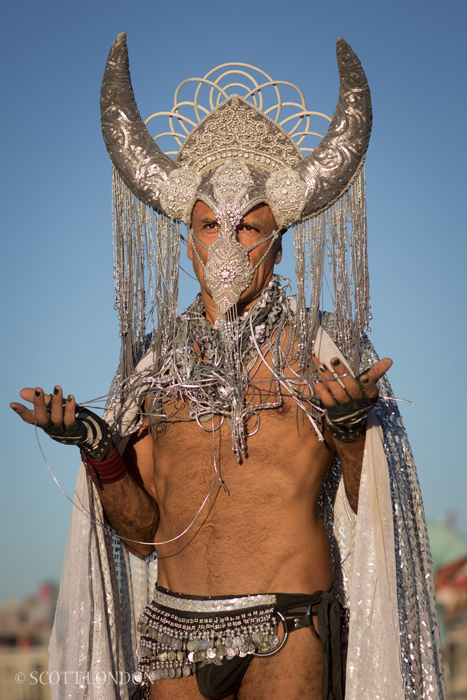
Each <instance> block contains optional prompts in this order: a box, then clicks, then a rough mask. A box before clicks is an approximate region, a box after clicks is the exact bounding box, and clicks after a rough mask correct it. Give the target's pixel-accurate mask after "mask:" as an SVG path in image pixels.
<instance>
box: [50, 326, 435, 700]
mask: <svg viewBox="0 0 467 700" xmlns="http://www.w3.org/2000/svg"><path fill="white" fill-rule="evenodd" d="M326 325H329V324H326ZM329 330H330V331H332V328H330V329H329ZM315 348H316V350H315V351H316V354H317V355H318V357H319V359H320V361H322V362H326V361H329V358H330V357H332V356H335V355H340V353H339V351H338V350H337V348H336V346H335V345H334V343H333V342H332V341H331V339H330V338H329V336H328V335H327V334H326V333H325V332H322V331H320V332H319V333H318V336H317V339H316V344H315ZM341 358H342V356H341ZM342 359H343V358H342ZM376 359H377V356H376V354H375V352H374V349H373V348H372V346H371V343H370V342H369V341H368V339H364V340H363V341H362V348H361V367H362V370H363V369H364V368H365V367H368V366H369V365H370V364H372V363H373V362H375V361H376ZM143 361H144V360H143ZM381 396H382V397H383V401H381V402H380V403H379V404H378V405H377V407H376V409H375V411H374V412H372V414H370V416H369V418H368V424H367V433H366V443H365V455H364V463H363V471H362V479H361V486H360V496H359V512H358V518H356V517H355V516H354V515H353V513H351V511H350V508H349V506H348V504H347V501H346V498H345V495H344V490H343V487H342V482H341V479H340V466H339V463H338V461H337V460H334V463H333V465H332V468H331V470H330V473H329V476H328V478H327V480H326V483H325V485H324V488H323V494H322V503H321V507H322V515H323V518H324V520H325V522H326V525H327V528H328V532H329V535H330V540H331V547H332V550H333V555H334V561H335V581H336V588H337V591H338V593H339V595H340V597H341V598H342V601H343V602H344V603H345V605H346V606H347V607H348V609H349V619H350V632H349V652H348V658H347V688H346V696H345V697H346V700H375V699H377V698H379V699H381V700H408V699H409V698H411V699H413V698H414V697H415V698H417V699H418V700H422V699H424V700H428V699H429V700H444V699H445V698H446V693H445V688H444V682H443V666H442V657H441V646H440V642H439V632H438V626H437V617H436V609H435V603H434V583H433V578H432V571H431V558H430V551H429V544H428V536H427V529H426V523H425V517H424V512H423V504H422V501H421V495H420V487H419V483H418V478H417V474H416V470H415V466H414V463H413V458H412V453H411V451H410V446H409V444H408V441H407V437H406V434H405V431H404V429H403V425H402V421H401V418H400V415H399V412H398V409H397V405H396V403H395V402H394V401H393V400H392V399H391V397H392V392H391V388H390V385H389V382H388V381H387V379H383V380H382V382H381ZM123 448H124V444H122V445H121V446H120V449H122V450H123ZM75 504H76V505H75V507H74V509H73V515H72V520H71V524H70V531H69V536H68V544H67V550H66V555H65V562H64V567H63V574H62V583H61V587H60V595H59V599H58V604H57V611H56V617H55V624H54V629H53V632H52V637H51V641H50V671H51V672H55V675H54V678H56V679H58V678H59V679H60V681H59V682H57V683H54V684H53V685H51V689H52V696H53V700H65V699H67V698H70V699H71V698H73V700H114V699H116V698H120V699H122V700H127V699H129V698H131V694H132V691H133V689H134V687H135V676H134V674H135V672H136V668H137V662H136V658H135V650H136V647H137V643H136V623H137V621H138V618H139V615H140V613H141V612H142V610H143V608H144V606H145V605H146V604H147V603H148V602H149V600H150V598H151V593H152V589H153V587H154V584H155V581H156V578H157V561H156V560H154V558H149V559H146V560H142V559H138V558H137V557H135V556H133V555H132V554H130V553H129V552H128V550H127V549H126V548H125V547H124V546H123V545H122V544H121V542H120V540H119V539H118V537H117V536H116V535H113V534H110V533H109V531H108V525H105V520H104V517H103V513H102V508H101V505H100V501H99V498H98V495H97V492H96V490H95V487H94V485H93V484H91V483H90V482H89V481H88V480H87V478H86V475H85V472H84V468H83V467H81V470H80V472H79V475H78V482H77V486H76V494H75ZM89 515H91V517H92V520H90V518H89ZM103 526H105V527H106V528H107V529H103ZM67 673H68V675H67ZM57 674H59V675H57ZM136 680H137V679H136ZM173 682H174V683H176V682H177V680H176V679H174V681H173Z"/></svg>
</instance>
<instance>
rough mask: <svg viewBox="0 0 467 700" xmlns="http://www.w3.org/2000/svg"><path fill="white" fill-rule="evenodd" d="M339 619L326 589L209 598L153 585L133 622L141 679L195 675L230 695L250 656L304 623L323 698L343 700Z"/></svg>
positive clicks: (211, 692)
mask: <svg viewBox="0 0 467 700" xmlns="http://www.w3.org/2000/svg"><path fill="white" fill-rule="evenodd" d="M313 618H316V619H317V625H315V624H314V622H313ZM344 626H345V624H344V615H343V612H342V608H341V606H340V604H339V602H338V601H337V599H336V598H335V596H334V595H333V593H331V592H323V591H320V592H318V593H314V594H313V595H307V594H286V593H273V594H258V595H244V596H235V597H229V596H221V597H219V598H212V597H190V596H186V595H183V594H179V593H173V592H171V591H168V590H167V589H165V588H162V587H161V586H158V585H157V586H156V589H155V592H154V600H153V601H152V603H150V604H149V605H147V606H146V608H145V610H144V612H143V614H142V616H141V618H140V620H139V623H138V631H139V632H141V639H140V645H139V648H138V652H137V654H138V657H139V660H140V661H139V672H140V674H141V681H142V686H143V687H144V686H146V688H148V687H149V686H150V683H152V682H153V681H155V680H159V679H169V678H180V677H182V676H190V675H192V674H196V677H197V682H198V687H199V690H200V692H201V693H202V694H203V695H204V696H205V697H207V698H210V699H211V700H216V699H220V698H223V697H226V696H227V695H232V694H234V693H235V692H236V691H237V690H238V688H239V687H240V684H241V682H242V679H243V676H244V674H245V673H246V670H247V668H248V665H249V664H250V662H251V660H252V659H253V657H254V656H258V657H261V656H263V657H264V656H271V655H273V654H275V653H277V652H278V651H280V649H282V647H283V646H284V644H285V643H286V641H287V637H288V635H289V634H290V633H291V632H293V631H295V630H297V629H301V628H304V627H309V628H310V629H311V631H312V633H313V634H314V635H315V636H316V637H317V638H318V639H320V641H321V646H322V650H323V678H322V685H323V698H325V699H327V698H333V699H335V700H341V699H342V700H343V698H344V677H345V642H344V637H345V635H344ZM281 630H282V634H281ZM318 630H319V634H318ZM279 635H280V636H279ZM147 696H148V695H147Z"/></svg>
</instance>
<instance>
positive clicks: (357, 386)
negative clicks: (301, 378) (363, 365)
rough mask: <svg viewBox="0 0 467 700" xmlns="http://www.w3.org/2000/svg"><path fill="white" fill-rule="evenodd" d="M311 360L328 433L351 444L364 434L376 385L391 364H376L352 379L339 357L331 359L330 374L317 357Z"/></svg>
mask: <svg viewBox="0 0 467 700" xmlns="http://www.w3.org/2000/svg"><path fill="white" fill-rule="evenodd" d="M313 360H314V362H315V365H316V367H317V369H318V374H319V379H318V381H316V382H315V383H314V386H315V390H316V393H317V394H318V396H319V398H320V399H321V401H322V403H323V406H324V407H325V408H326V414H325V420H326V423H327V425H328V427H329V429H330V432H331V434H332V435H333V437H335V438H336V439H337V440H341V441H343V442H352V441H353V440H355V438H356V437H358V435H361V434H362V432H363V431H364V425H365V421H366V416H367V414H368V413H369V412H370V410H371V408H372V407H373V405H374V404H375V403H376V401H377V399H378V387H377V385H376V382H377V381H378V379H380V378H381V377H382V376H383V375H384V374H385V373H386V372H387V371H388V369H389V368H390V367H391V365H392V360H391V359H389V357H385V358H384V359H382V360H378V362H376V363H375V364H374V365H373V366H372V367H370V368H369V369H368V370H366V371H365V372H363V374H361V375H360V376H358V377H352V376H351V375H350V374H349V373H348V370H347V368H346V367H345V365H344V364H343V363H342V362H341V360H339V358H338V357H333V358H332V359H331V363H330V364H331V367H332V371H330V369H329V368H328V367H326V365H324V364H322V363H321V364H320V363H319V361H318V359H317V358H316V357H314V358H313ZM336 375H337V376H336ZM323 380H324V381H323Z"/></svg>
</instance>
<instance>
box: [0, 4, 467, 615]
mask: <svg viewBox="0 0 467 700" xmlns="http://www.w3.org/2000/svg"><path fill="white" fill-rule="evenodd" d="M2 18H3V32H2V34H3V36H2V44H1V48H0V51H1V53H2V56H1V59H2V68H3V70H2V93H3V108H2V110H1V112H0V119H1V126H2V129H1V133H2V137H3V138H2V168H1V174H0V176H1V178H2V185H1V190H0V191H1V197H2V205H1V208H0V217H1V235H2V256H1V265H2V274H1V278H0V283H1V285H2V300H3V303H2V324H1V327H2V330H3V342H2V348H1V355H2V357H1V360H2V369H3V381H2V382H1V398H2V401H1V402H0V411H1V414H0V415H1V418H0V425H1V426H2V445H3V454H2V462H3V464H2V477H1V478H2V489H1V496H0V523H1V528H2V533H3V536H2V538H1V545H0V547H1V550H2V551H1V553H2V561H3V566H2V575H1V581H0V602H1V601H3V600H4V599H6V598H10V597H22V596H23V595H26V594H28V593H33V592H34V591H35V590H36V588H37V586H38V585H39V584H40V583H41V582H42V581H43V580H45V579H50V578H52V579H58V578H59V574H60V570H61V562H62V558H63V553H64V547H65V541H66V534H67V529H68V521H69V517H70V512H71V505H70V504H69V502H68V501H67V500H66V499H65V498H64V497H63V496H62V494H61V493H60V492H59V490H58V489H57V487H56V486H55V484H54V483H53V481H52V479H51V477H50V476H49V474H48V472H47V468H46V466H45V464H44V462H43V460H42V457H41V455H40V452H39V449H38V447H37V443H36V438H35V435H34V430H33V429H31V428H29V427H28V426H26V425H23V424H22V423H21V422H20V420H19V419H18V417H17V416H15V415H14V413H13V412H12V411H11V410H10V409H9V407H8V403H9V401H12V400H16V399H17V397H18V391H19V389H20V388H21V387H23V386H36V385H41V386H44V388H45V389H47V390H49V389H50V388H51V387H53V386H54V384H56V383H61V384H62V386H63V387H64V390H65V392H67V393H68V392H73V393H74V394H75V395H76V396H77V398H78V400H88V399H91V398H93V397H96V396H100V395H103V394H105V393H106V391H107V388H108V384H109V382H110V380H111V377H112V375H113V372H114V369H115V366H116V364H117V360H118V353H119V344H118V332H117V319H116V314H115V312H114V311H113V289H112V284H113V279H112V250H111V245H112V243H111V224H110V208H111V202H110V163H109V160H108V157H107V154H106V151H105V147H104V145H103V142H102V138H101V135H100V124H99V88H100V81H101V78H102V73H103V69H104V64H105V60H106V57H107V53H108V50H109V48H110V45H111V43H112V41H113V39H114V38H115V36H116V35H117V34H118V33H119V32H121V31H126V32H127V38H128V45H129V51H130V66H131V71H132V78H133V87H134V90H135V94H136V97H137V101H138V105H139V107H140V111H141V113H142V115H143V116H148V115H149V114H151V113H152V112H154V111H156V110H161V109H167V108H169V107H170V106H171V104H172V99H173V91H174V89H175V87H176V86H177V85H178V84H179V83H180V82H181V81H182V80H183V79H185V78H187V77H191V76H194V75H204V74H205V73H206V72H207V71H208V70H209V69H210V68H212V67H214V66H216V65H218V64H220V63H224V62H228V61H241V62H245V63H251V64H253V65H258V66H259V67H260V68H262V69H263V70H265V71H266V72H268V73H269V74H271V75H272V76H274V77H275V78H277V79H281V80H290V81H292V82H294V83H295V84H297V85H298V86H299V87H300V88H301V89H302V91H303V92H304V94H305V96H306V98H307V102H308V103H309V104H312V105H313V108H316V109H319V110H320V111H324V112H326V113H327V114H332V113H333V111H334V106H335V103H336V99H337V93H338V76H337V70H336V61H335V53H334V46H335V42H336V40H337V38H338V37H339V36H343V37H345V38H346V39H347V41H348V42H349V43H350V44H351V45H352V47H353V48H354V50H355V51H356V52H357V54H358V55H359V57H360V59H361V61H362V64H363V66H364V68H365V70H366V73H367V76H368V79H369V83H370V87H371V91H372V99H373V110H374V128H373V135H372V140H371V143H370V149H369V153H368V158H367V170H366V175H367V205H368V221H369V256H370V275H371V277H370V279H371V294H372V306H373V316H374V320H373V324H372V327H373V332H372V339H373V341H374V343H375V345H376V347H377V349H378V351H379V353H380V354H381V355H389V356H390V357H392V358H393V360H394V366H393V368H392V369H391V370H390V379H391V381H392V383H393V386H394V389H395V392H396V395H397V396H400V397H404V398H408V399H410V400H411V401H413V402H414V406H413V407H410V406H408V405H402V407H401V408H402V412H403V415H404V418H405V420H406V424H407V427H408V430H409V435H410V437H411V441H412V446H413V449H414V453H415V457H416V461H417V463H418V468H419V475H420V480H421V484H422V489H423V493H424V498H425V507H426V512H427V515H428V517H429V518H430V519H433V520H443V519H444V518H445V516H446V513H447V512H449V511H457V513H458V517H459V521H458V522H459V528H460V529H461V531H463V532H464V534H467V509H466V508H465V500H466V495H467V470H466V468H465V467H466V464H465V462H466V460H465V455H464V434H465V431H466V410H465V395H466V394H467V381H466V373H465V370H464V366H463V364H464V362H463V350H464V348H465V346H466V340H467V339H466V330H465V316H466V313H465V296H466V284H465V279H466V274H465V260H466V253H467V250H466V247H467V246H466V224H465V216H464V210H465V205H464V199H465V189H466V176H465V163H466V162H467V153H466V139H465V136H464V133H463V129H465V124H464V122H465V114H466V112H467V109H466V107H467V104H466V96H465V94H466V91H465V69H466V61H465V37H464V34H463V32H464V28H465V25H466V19H467V17H466V9H465V5H464V3H460V2H459V1H458V0H457V1H454V0H447V1H446V2H444V3H442V4H441V3H433V2H427V1H426V0H425V1H423V2H422V1H416V2H415V1H413V0H412V1H410V0H405V1H404V2H402V0H393V2H391V3H375V2H369V1H368V2H364V1H362V0H355V2H352V3H349V2H340V1H339V0H337V1H335V2H333V3H323V2H319V3H318V2H303V0H298V2H296V3H292V4H288V3H278V2H274V1H272V2H271V1H269V2H254V0H253V1H252V0H249V1H248V2H246V1H245V0H239V1H237V2H235V3H219V2H213V1H212V0H209V1H208V2H198V3H188V2H185V0H182V1H181V2H179V3H178V4H177V5H173V6H170V4H169V3H159V2H149V1H148V0H135V2H132V3H130V2H128V1H126V2H122V1H120V0H113V1H112V2H110V1H109V0H100V1H99V0H97V1H96V0H94V1H93V2H90V1H89V0H82V1H81V2H80V3H68V2H64V1H63V0H62V1H61V2H58V0H53V1H50V0H48V1H47V0H45V2H43V3H32V2H17V3H15V4H14V6H13V4H10V5H9V6H8V8H7V9H4V10H3V13H2ZM279 272H282V274H285V275H291V274H292V266H291V265H290V263H288V262H286V263H285V264H284V263H283V264H282V265H281V267H280V268H279ZM193 293H194V288H193V286H190V284H189V282H183V290H182V295H183V299H184V302H188V301H189V299H190V298H191V297H192V296H193ZM42 444H43V447H44V449H45V451H46V454H47V458H48V460H49V462H50V464H51V466H52V467H53V469H54V471H55V473H56V475H57V477H58V479H59V480H60V482H61V483H62V485H63V486H64V488H65V489H66V490H67V491H68V492H69V493H72V492H73V486H74V481H75V477H76V472H77V463H78V460H77V454H76V453H75V450H74V449H71V448H65V447H62V446H60V445H56V444H54V443H52V442H51V441H50V440H47V439H46V438H45V436H44V437H43V438H42Z"/></svg>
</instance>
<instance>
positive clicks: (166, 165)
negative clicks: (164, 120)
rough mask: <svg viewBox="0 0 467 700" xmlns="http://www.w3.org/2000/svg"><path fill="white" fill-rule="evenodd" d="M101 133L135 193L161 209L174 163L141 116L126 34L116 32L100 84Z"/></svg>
mask: <svg viewBox="0 0 467 700" xmlns="http://www.w3.org/2000/svg"><path fill="white" fill-rule="evenodd" d="M101 120H102V134H103V136H104V141H105V145H106V147H107V151H108V153H109V156H110V159H111V160H112V163H113V164H114V166H115V167H116V169H117V170H118V172H119V173H120V175H121V177H122V179H123V181H124V182H125V184H126V185H127V187H129V188H130V190H131V191H132V192H133V194H135V195H136V197H138V199H141V201H142V202H144V203H145V204H149V205H150V206H151V207H154V209H160V208H161V207H160V188H161V184H162V183H163V182H165V180H167V178H168V175H169V174H170V172H171V171H172V170H173V168H174V163H173V161H172V160H171V158H169V156H166V155H165V153H163V152H162V151H161V149H160V148H159V146H157V145H156V144H155V143H154V140H153V139H152V138H151V135H150V134H149V132H148V130H147V129H146V126H145V124H144V122H143V120H142V119H141V116H140V113H139V111H138V107H137V106H136V101H135V96H134V93H133V88H132V86H131V78H130V69H129V65H128V49H127V45H126V34H125V33H124V32H122V33H121V34H119V35H118V36H117V38H116V39H115V41H114V43H113V44H112V48H111V49H110V53H109V57H108V59H107V63H106V66H105V71H104V78H103V80H102V87H101Z"/></svg>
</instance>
